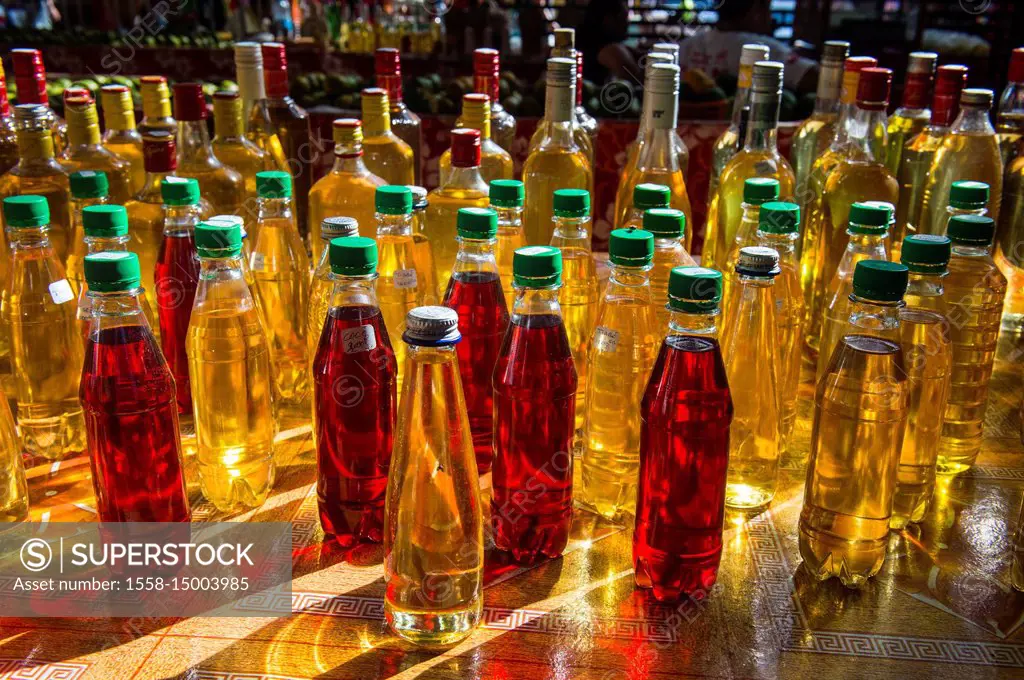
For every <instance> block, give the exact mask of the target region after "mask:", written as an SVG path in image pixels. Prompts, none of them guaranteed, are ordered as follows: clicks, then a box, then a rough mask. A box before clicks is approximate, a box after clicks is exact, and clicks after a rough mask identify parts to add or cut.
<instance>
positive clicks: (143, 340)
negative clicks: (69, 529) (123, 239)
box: [79, 252, 191, 522]
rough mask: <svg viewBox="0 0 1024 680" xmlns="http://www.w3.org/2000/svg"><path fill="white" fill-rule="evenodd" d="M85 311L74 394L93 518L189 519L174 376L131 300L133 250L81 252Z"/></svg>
mask: <svg viewBox="0 0 1024 680" xmlns="http://www.w3.org/2000/svg"><path fill="white" fill-rule="evenodd" d="M85 275H86V279H87V280H88V282H89V293H88V295H89V298H90V307H91V309H92V315H91V320H90V329H89V335H88V338H89V339H88V342H87V344H86V350H85V363H84V366H83V368H82V377H81V388H80V393H79V398H80V399H81V402H82V407H83V410H84V412H85V430H86V433H87V435H88V451H89V461H90V463H91V467H92V481H93V489H94V491H95V492H96V512H97V515H98V516H99V520H100V521H101V522H188V521H190V520H191V511H190V509H189V503H188V496H187V494H186V493H185V477H184V474H183V467H184V466H183V463H182V456H181V442H180V440H179V438H178V409H177V407H176V405H175V392H174V388H175V385H174V377H173V376H172V375H171V371H170V369H169V368H168V366H167V361H166V360H165V359H164V356H163V354H162V353H161V352H160V349H159V347H158V346H157V343H156V338H154V337H153V333H152V332H151V331H150V330H149V322H148V321H147V320H146V315H145V314H144V313H143V310H142V306H141V305H140V304H139V302H140V301H141V300H144V299H145V298H144V297H143V296H142V291H141V290H140V287H139V286H140V283H141V277H140V275H139V259H138V257H137V256H136V255H135V253H114V252H107V253H96V254H93V255H88V256H86V259H85Z"/></svg>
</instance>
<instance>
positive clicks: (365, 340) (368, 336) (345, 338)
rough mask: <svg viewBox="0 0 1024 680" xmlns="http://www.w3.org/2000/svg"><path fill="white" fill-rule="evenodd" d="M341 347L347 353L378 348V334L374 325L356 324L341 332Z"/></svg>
mask: <svg viewBox="0 0 1024 680" xmlns="http://www.w3.org/2000/svg"><path fill="white" fill-rule="evenodd" d="M341 347H342V350H343V351H344V352H345V354H358V353H359V352H369V351H370V350H372V349H377V334H376V333H374V332H373V326H356V327H355V328H349V329H347V330H344V331H342V332H341Z"/></svg>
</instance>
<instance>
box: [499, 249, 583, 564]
mask: <svg viewBox="0 0 1024 680" xmlns="http://www.w3.org/2000/svg"><path fill="white" fill-rule="evenodd" d="M513 269H514V276H515V281H514V285H515V289H516V301H515V304H514V305H513V307H512V321H511V323H510V324H509V327H508V332H507V333H506V334H505V339H504V341H503V342H502V345H501V353H500V355H499V357H498V363H497V365H496V366H495V367H494V465H493V467H492V468H491V485H492V488H493V491H492V495H491V519H490V521H491V529H492V532H493V535H494V543H495V547H497V549H498V550H501V551H504V552H508V553H511V555H512V559H513V560H515V561H516V562H518V563H520V564H532V563H534V562H536V561H537V560H539V559H542V558H543V557H544V556H547V557H551V558H554V557H558V556H559V555H561V554H562V551H563V550H564V549H565V546H566V543H567V542H568V540H569V529H570V527H571V525H572V486H573V480H572V464H573V461H572V457H573V454H572V445H573V433H574V431H575V422H576V416H575V408H576V397H575V395H576V392H577V383H576V370H575V368H574V366H573V359H572V353H571V352H570V350H569V341H568V338H567V336H566V333H565V326H564V325H563V323H562V315H561V309H560V308H559V305H558V289H559V287H560V286H561V283H562V276H561V275H562V254H561V252H559V250H558V249H557V248H550V247H547V246H527V247H526V248H520V249H519V250H517V251H516V254H515V260H514V262H513ZM527 432H529V433H530V435H529V436H526V433H527Z"/></svg>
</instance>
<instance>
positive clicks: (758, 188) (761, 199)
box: [743, 177, 779, 205]
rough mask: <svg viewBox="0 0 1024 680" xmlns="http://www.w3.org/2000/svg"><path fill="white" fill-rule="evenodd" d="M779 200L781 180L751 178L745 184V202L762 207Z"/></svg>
mask: <svg viewBox="0 0 1024 680" xmlns="http://www.w3.org/2000/svg"><path fill="white" fill-rule="evenodd" d="M777 200H779V180H777V179H772V178H771V177H751V178H749V179H747V181H745V182H744V183H743V202H744V203H749V204H751V205H760V204H762V203H767V202H768V201H777Z"/></svg>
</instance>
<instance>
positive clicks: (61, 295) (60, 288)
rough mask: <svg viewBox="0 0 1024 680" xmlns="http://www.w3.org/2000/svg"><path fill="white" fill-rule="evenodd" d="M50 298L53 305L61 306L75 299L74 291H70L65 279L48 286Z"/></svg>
mask: <svg viewBox="0 0 1024 680" xmlns="http://www.w3.org/2000/svg"><path fill="white" fill-rule="evenodd" d="M49 288H50V298H51V299H52V300H53V303H54V304H55V305H62V304H64V303H65V302H69V301H71V300H74V299H75V291H73V290H71V284H70V283H68V280H67V279H61V280H60V281H54V282H53V283H51V284H50V286H49Z"/></svg>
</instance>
